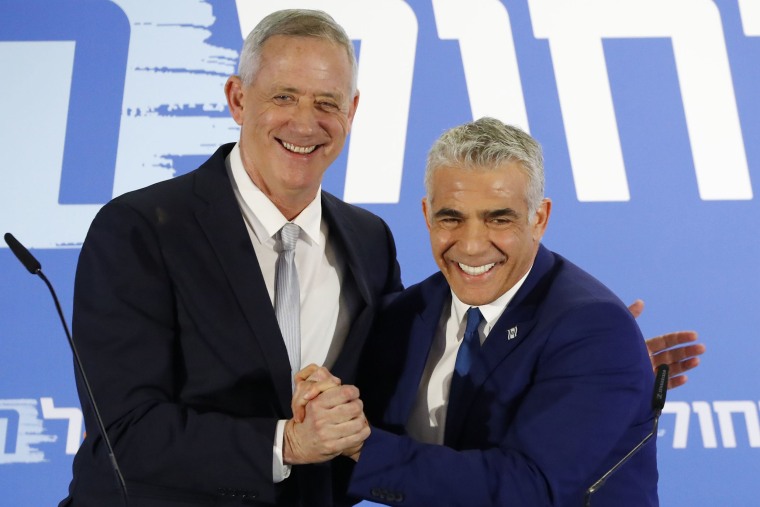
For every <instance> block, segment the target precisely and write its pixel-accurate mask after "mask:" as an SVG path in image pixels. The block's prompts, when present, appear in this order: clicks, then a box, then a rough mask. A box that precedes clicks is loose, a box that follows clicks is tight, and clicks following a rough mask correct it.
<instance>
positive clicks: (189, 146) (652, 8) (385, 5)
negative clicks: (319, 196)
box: [0, 0, 760, 507]
mask: <svg viewBox="0 0 760 507" xmlns="http://www.w3.org/2000/svg"><path fill="white" fill-rule="evenodd" d="M295 6H310V7H314V8H322V9H324V10H326V11H328V12H330V13H331V14H333V16H334V17H335V18H336V19H337V20H338V21H339V22H340V23H341V24H343V25H344V26H345V27H346V29H347V31H348V32H349V34H350V35H351V37H352V38H353V39H354V40H355V41H356V45H357V49H358V53H359V58H360V76H359V88H360V90H361V92H362V95H361V102H360V106H359V110H358V114H357V117H356V121H355V123H354V130H353V133H352V135H351V139H350V142H349V143H348V149H347V150H346V152H345V153H344V154H343V155H342V156H341V158H340V159H339V160H338V161H337V163H336V164H334V166H333V167H332V168H331V169H330V170H329V171H328V174H327V176H326V179H325V184H324V186H325V188H326V189H327V190H329V191H331V192H333V193H335V194H337V195H339V196H342V197H343V198H344V199H345V200H347V201H350V202H354V203H357V204H359V205H362V206H364V207H366V208H368V209H370V210H372V211H374V212H376V213H378V214H379V215H381V216H383V217H384V218H385V219H386V220H387V221H388V223H389V224H390V226H391V228H392V229H393V231H394V233H395V235H396V239H397V242H398V246H399V261H400V263H401V266H402V272H403V278H404V282H405V283H406V284H410V283H413V282H416V281H418V280H420V279H422V278H423V277H425V276H427V275H428V274H430V273H432V272H433V271H434V270H435V265H434V263H433V262H432V260H431V257H430V254H429V246H428V243H427V234H426V231H425V228H424V223H423V220H422V216H421V212H420V198H421V196H422V194H423V187H422V171H423V167H424V158H425V153H426V150H427V148H428V147H429V146H430V144H431V143H432V141H433V140H434V139H435V138H436V137H437V136H438V135H440V133H441V132H442V131H443V130H444V129H446V128H448V127H451V126H454V125H456V124H459V123H462V122H464V121H468V120H470V119H472V118H473V117H480V116H483V115H490V116H496V117H499V118H501V119H503V120H504V121H507V122H510V123H515V124H518V125H521V126H523V127H525V128H527V129H529V130H530V132H531V133H532V134H533V135H534V136H535V137H536V138H538V139H539V140H540V141H541V143H542V144H543V146H544V149H545V157H546V169H547V186H548V188H547V195H548V196H550V197H551V198H552V199H553V200H554V208H553V214H552V217H551V218H552V219H551V222H550V224H549V230H548V233H547V235H546V237H545V243H546V244H547V245H548V246H549V247H550V248H552V249H554V250H557V251H559V252H561V253H562V254H564V255H566V256H567V257H569V258H570V259H572V260H574V261H575V262H576V263H577V264H579V265H580V266H582V267H584V268H586V269H587V270H588V271H590V272H591V273H593V274H595V275H596V276H597V277H598V278H599V279H601V280H602V281H603V282H605V283H606V284H608V285H609V286H610V287H612V288H613V289H614V290H615V291H616V292H617V293H618V294H619V295H620V296H621V298H622V299H623V300H625V301H629V302H630V301H632V300H633V299H635V298H637V297H640V298H643V299H644V300H645V301H646V303H647V310H646V311H645V314H644V316H643V317H642V318H641V319H640V324H641V327H642V328H643V330H644V333H645V335H647V336H652V335H655V334H659V333H662V332H665V331H673V330H679V329H695V330H697V331H698V332H699V333H700V336H701V339H702V341H703V342H705V343H706V344H707V346H708V353H707V356H706V357H705V358H704V360H703V365H702V366H701V367H700V368H699V369H698V370H697V371H695V372H694V373H693V374H692V375H691V377H690V381H689V383H688V384H687V386H686V387H683V388H680V389H678V390H676V391H673V392H671V393H670V394H669V398H668V400H669V401H668V404H667V407H666V410H665V414H664V415H663V417H662V420H661V429H660V433H659V439H658V445H659V449H660V453H659V464H660V465H659V466H660V472H661V482H660V491H661V499H662V504H663V505H665V506H678V505H689V506H714V505H756V504H757V497H758V492H759V491H760V487H759V486H758V481H757V471H756V470H757V463H758V459H759V458H760V424H759V422H758V413H759V410H760V401H758V400H760V386H759V385H758V384H759V383H758V377H759V376H758V373H757V367H756V362H757V357H758V356H760V344H758V340H757V338H756V337H755V332H756V329H758V320H760V317H759V316H760V312H758V310H757V306H756V305H757V302H756V299H755V296H754V295H755V293H756V292H757V290H758V288H759V287H758V285H760V283H759V282H760V277H759V276H758V275H759V274H760V273H759V272H758V271H760V267H758V264H757V262H756V259H757V257H758V250H760V242H759V241H758V240H757V238H756V237H755V236H754V233H753V232H752V230H753V229H752V227H753V226H752V224H753V223H754V222H755V220H757V219H758V218H760V209H758V204H757V202H756V200H755V199H754V197H753V195H754V193H753V187H754V185H753V179H755V178H757V176H756V174H757V173H758V172H760V100H759V99H760V92H759V90H760V65H758V61H760V0H715V1H710V0H614V1H613V0H502V1H498V0H467V1H465V0H459V1H458V0H408V1H406V2H404V1H401V0H373V1H370V0H311V1H306V0H303V1H293V2H291V1H276V0H257V1H254V0H207V1H203V0H164V1H161V2H155V1H153V0H114V1H113V2H110V1H105V0H103V1H85V0H65V1H64V0H57V1H56V0H50V1H47V2H38V1H29V0H24V1H16V0H1V1H0V20H1V21H0V155H1V156H2V158H0V160H2V164H0V232H3V233H4V232H6V231H10V232H12V233H14V234H15V235H16V237H17V238H18V239H19V240H20V241H22V242H23V243H25V244H26V245H27V246H29V247H31V248H32V251H33V253H34V254H35V255H36V256H37V257H38V258H39V259H40V261H41V262H42V265H43V268H44V271H45V273H46V274H47V275H48V277H49V278H50V279H51V280H52V281H53V283H54V284H55V285H56V287H57V290H58V293H59V296H60V298H61V301H62V304H63V307H64V310H65V312H66V314H67V317H70V312H71V297H72V290H73V287H72V284H73V278H74V270H75V266H76V261H77V255H78V252H79V250H78V248H79V246H80V245H81V243H82V241H83V239H84V236H85V233H86V231H87V228H88V226H89V223H90V221H91V220H92V218H93V216H94V214H95V212H96V211H97V209H98V208H99V207H100V206H101V205H102V204H104V203H105V202H106V201H107V200H109V199H110V198H112V197H113V196H116V195H119V194H121V193H123V192H125V191H128V190H131V189H134V188H137V187H142V186H145V185H147V184H150V183H153V182H156V181H159V180H163V179H167V178H171V177H173V176H176V175H179V174H182V173H185V172H187V171H190V170H192V169H194V168H195V167H196V166H197V165H198V164H199V163H200V162H202V161H203V160H205V158H206V157H207V156H208V155H209V154H211V153H212V152H213V151H214V150H215V149H216V147H217V146H218V145H220V144H221V143H224V142H229V141H233V140H236V138H237V136H238V130H237V126H236V125H235V123H234V122H233V121H232V120H231V119H230V117H229V114H228V111H227V108H226V103H225V99H224V95H223V85H224V82H225V80H226V78H227V76H228V75H229V74H231V73H234V71H235V67H236V64H237V58H238V49H239V47H240V45H241V43H242V35H241V34H243V33H246V34H247V32H248V31H249V30H250V29H251V28H252V27H253V26H254V25H255V23H256V22H257V21H258V20H259V19H261V17H263V16H264V15H265V14H266V13H268V12H270V11H272V10H275V9H279V8H285V7H295ZM3 247H4V245H3ZM0 319H2V320H1V322H0V343H1V344H2V353H0V490H1V491H2V493H1V494H0V504H2V505H8V506H14V507H15V506H32V507H35V506H43V505H54V504H55V503H56V502H57V501H58V500H59V499H60V498H62V497H63V496H64V495H65V491H66V487H67V485H68V482H69V480H70V474H71V461H72V457H73V454H74V452H75V451H76V448H77V447H78V445H79V443H80V441H81V437H82V431H83V427H82V420H81V412H80V411H79V402H78V399H77V397H76V394H75V389H74V382H73V369H72V361H71V353H70V351H69V349H68V345H67V343H66V340H65V337H64V335H63V332H62V330H61V328H60V324H59V322H58V320H57V316H56V315H55V312H54V309H53V307H52V303H51V301H50V300H49V296H48V294H47V289H46V288H45V286H44V285H43V284H42V283H41V282H40V281H38V280H35V279H34V278H32V277H31V276H30V275H29V274H28V273H27V272H26V271H25V270H24V269H23V268H22V267H21V266H20V265H19V264H18V263H17V261H16V260H15V259H14V258H13V256H12V254H11V252H10V251H9V250H8V249H7V248H0Z"/></svg>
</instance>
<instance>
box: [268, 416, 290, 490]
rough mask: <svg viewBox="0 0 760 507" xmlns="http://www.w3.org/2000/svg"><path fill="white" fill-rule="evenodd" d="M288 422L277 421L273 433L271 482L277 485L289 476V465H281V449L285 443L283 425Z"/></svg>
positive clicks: (283, 420) (284, 420)
mask: <svg viewBox="0 0 760 507" xmlns="http://www.w3.org/2000/svg"><path fill="white" fill-rule="evenodd" d="M287 422H288V421H287V420H286V419H282V420H279V421H277V429H276V430H275V433H274V446H273V448H272V482H274V483H275V484H277V483H278V482H282V481H284V480H285V479H287V478H288V477H289V476H290V465H286V464H285V463H283V459H282V448H283V447H284V441H285V424H286V423H287Z"/></svg>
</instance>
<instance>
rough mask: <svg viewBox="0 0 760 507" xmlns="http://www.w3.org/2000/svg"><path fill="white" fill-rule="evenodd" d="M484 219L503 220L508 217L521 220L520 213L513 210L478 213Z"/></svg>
mask: <svg viewBox="0 0 760 507" xmlns="http://www.w3.org/2000/svg"><path fill="white" fill-rule="evenodd" d="M478 214H479V215H480V216H481V217H483V218H486V219H488V218H501V217H508V218H514V219H517V218H520V213H518V212H517V211H515V210H514V209H512V208H501V209H492V210H487V211H482V212H479V213H478Z"/></svg>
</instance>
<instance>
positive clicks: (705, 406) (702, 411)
mask: <svg viewBox="0 0 760 507" xmlns="http://www.w3.org/2000/svg"><path fill="white" fill-rule="evenodd" d="M691 408H692V410H694V413H695V414H697V417H698V418H699V429H700V431H701V432H702V443H703V444H704V446H705V448H706V449H714V448H716V447H718V439H717V438H716V437H715V424H714V423H713V416H712V409H711V408H710V404H709V403H707V402H706V401H694V402H692V403H691Z"/></svg>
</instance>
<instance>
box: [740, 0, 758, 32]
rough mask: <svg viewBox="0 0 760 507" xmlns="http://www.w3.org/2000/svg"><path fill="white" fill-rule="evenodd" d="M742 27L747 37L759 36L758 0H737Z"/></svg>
mask: <svg viewBox="0 0 760 507" xmlns="http://www.w3.org/2000/svg"><path fill="white" fill-rule="evenodd" d="M739 12H741V16H742V27H743V28H744V35H746V36H747V37H760V0H739Z"/></svg>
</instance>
